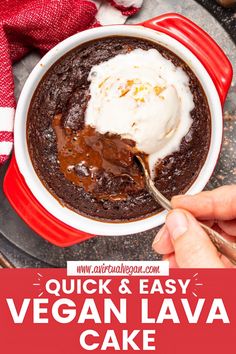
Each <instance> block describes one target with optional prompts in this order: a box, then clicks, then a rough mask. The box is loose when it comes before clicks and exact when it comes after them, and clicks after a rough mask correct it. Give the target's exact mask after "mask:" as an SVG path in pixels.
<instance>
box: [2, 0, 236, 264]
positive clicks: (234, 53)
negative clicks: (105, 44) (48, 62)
mask: <svg viewBox="0 0 236 354" xmlns="http://www.w3.org/2000/svg"><path fill="white" fill-rule="evenodd" d="M198 2H202V3H206V2H207V1H204V0H200V1H198ZM210 2H211V1H209V3H210ZM216 10H217V9H216V8H215V7H214V11H216ZM166 11H177V12H180V13H182V14H184V15H187V16H188V17H189V18H191V19H193V20H195V21H196V22H197V23H198V24H199V25H200V26H201V27H203V28H204V29H205V30H206V31H208V32H209V33H210V34H211V35H212V36H213V37H214V38H215V40H216V41H217V42H218V43H219V44H220V45H221V46H222V48H223V49H224V50H225V52H226V53H227V54H228V55H229V57H230V59H231V61H232V62H233V63H234V64H235V65H236V47H235V45H234V44H233V42H232V40H231V39H230V37H229V36H228V34H227V33H226V32H225V31H224V30H223V29H222V27H221V26H220V24H219V23H218V22H217V21H216V20H215V19H214V18H213V17H212V16H211V15H210V14H209V13H208V12H207V11H206V10H204V9H203V8H202V7H201V6H200V5H199V4H197V3H195V2H194V1H192V0H187V1H180V0H179V1H177V0H146V1H145V4H144V8H143V11H142V12H140V13H139V15H138V16H136V17H135V18H132V19H131V20H129V21H130V22H133V23H138V22H141V21H143V20H145V19H148V18H150V17H154V16H156V15H159V14H161V13H163V12H166ZM217 11H219V10H217ZM231 11H232V10H231ZM217 13H218V12H217ZM217 16H218V15H217ZM227 16H228V12H227V14H226V13H225V12H223V13H222V14H221V20H224V22H225V23H226V22H227V21H228V22H229V18H228V17H227ZM230 16H233V15H232V14H230ZM226 17H227V19H228V20H227V21H226ZM230 19H231V18H230ZM232 23H233V22H232V21H230V24H231V27H230V30H231V31H232ZM233 29H235V32H236V27H235V28H234V26H233ZM38 59H39V57H38V56H37V54H31V55H30V56H28V57H26V58H24V59H23V60H22V61H21V62H20V63H18V64H17V65H16V66H15V68H14V74H15V83H16V95H17V96H18V95H19V93H20V91H21V89H22V86H23V83H24V81H25V80H26V78H27V76H28V74H29V72H30V71H31V70H32V68H33V66H34V65H35V64H36V62H37V61H38ZM224 119H225V122H224V127H225V128H224V130H225V137H224V144H223V149H222V153H221V156H220V160H219V163H218V164H217V167H216V170H215V173H214V175H213V176H212V178H211V180H210V181H209V183H208V185H207V188H208V189H212V188H214V187H217V186H220V185H222V184H230V183H236V165H235V158H236V138H235V137H236V86H235V79H234V83H233V86H232V87H231V90H230V94H229V96H228V99H227V103H226V106H225V114H224ZM5 169H6V166H5V168H4V169H2V170H1V171H0V180H1V183H2V180H3V176H4V173H5ZM0 231H1V232H2V235H0V249H1V250H2V252H3V253H4V254H5V255H6V256H7V257H8V258H9V259H10V260H11V261H12V262H13V263H14V264H15V265H16V266H17V267H45V266H47V265H48V266H58V267H64V266H65V264H66V260H79V259H80V260H103V259H104V260H105V259H108V260H127V259H129V260H153V259H157V255H155V254H154V253H153V251H152V248H151V244H152V240H153V238H154V236H155V234H156V231H157V230H151V231H147V232H145V233H142V234H137V235H133V236H124V237H96V238H94V239H91V240H89V241H86V242H84V243H82V244H79V245H76V246H73V247H68V248H65V249H60V248H58V247H55V246H53V245H51V244H49V243H48V242H46V241H44V240H43V239H42V238H41V237H39V236H38V235H36V234H35V233H34V232H33V231H32V230H31V229H29V228H28V226H27V225H25V223H24V222H23V221H22V220H21V219H20V218H19V217H18V215H16V213H15V212H14V211H13V210H12V208H11V206H10V205H9V203H8V201H7V200H6V198H5V197H4V195H3V192H2V188H1V189H0ZM30 255H31V256H30ZM32 256H33V257H32Z"/></svg>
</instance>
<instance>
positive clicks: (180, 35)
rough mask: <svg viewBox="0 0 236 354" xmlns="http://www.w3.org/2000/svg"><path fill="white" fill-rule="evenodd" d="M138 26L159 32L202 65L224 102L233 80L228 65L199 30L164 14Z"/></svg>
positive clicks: (181, 17)
mask: <svg viewBox="0 0 236 354" xmlns="http://www.w3.org/2000/svg"><path fill="white" fill-rule="evenodd" d="M141 25H142V26H144V27H148V28H151V29H153V30H156V31H160V32H163V33H165V34H167V35H169V36H171V37H173V38H175V39H176V40H178V41H179V42H181V43H182V44H183V45H184V46H185V47H187V48H188V49H189V50H190V51H191V52H192V53H193V54H194V55H195V56H196V57H197V58H198V59H199V60H200V62H201V63H202V64H203V65H204V67H205V68H206V70H207V71H208V73H209V75H210V76H211V78H212V80H213V82H214V84H215V86H216V89H217V91H218V94H219V97H220V100H221V103H222V105H223V104H224V102H225V99H226V96H227V93H228V90H229V87H230V84H231V81H232V76H233V69H232V65H231V63H230V61H229V59H228V58H227V56H226V55H225V53H224V52H223V50H222V49H221V48H220V47H219V46H218V44H217V43H216V42H215V41H214V40H213V39H212V38H211V37H210V36H209V35H208V34H207V33H206V32H205V31H203V30H202V29H201V28H200V27H198V26H197V25H196V24H195V23H193V22H192V21H190V20H189V19H187V18H186V17H184V16H182V15H179V14H176V13H168V14H164V15H161V16H158V17H155V18H153V19H151V20H148V21H145V22H143V23H141Z"/></svg>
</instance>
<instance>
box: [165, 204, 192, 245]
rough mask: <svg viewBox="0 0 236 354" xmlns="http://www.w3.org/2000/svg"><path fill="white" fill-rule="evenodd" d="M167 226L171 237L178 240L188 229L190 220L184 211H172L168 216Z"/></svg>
mask: <svg viewBox="0 0 236 354" xmlns="http://www.w3.org/2000/svg"><path fill="white" fill-rule="evenodd" d="M166 226H167V229H168V231H169V233H170V235H171V237H172V238H173V239H174V240H176V239H177V238H178V237H180V236H181V235H183V234H184V233H185V232H186V231H187V230H188V220H187V217H186V215H185V214H184V212H181V211H179V210H173V211H171V212H170V213H169V214H168V215H167V218H166Z"/></svg>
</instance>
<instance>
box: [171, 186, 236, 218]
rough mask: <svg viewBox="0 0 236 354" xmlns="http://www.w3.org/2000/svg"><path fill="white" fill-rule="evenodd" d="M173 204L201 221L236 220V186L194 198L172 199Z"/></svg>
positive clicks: (202, 193)
mask: <svg viewBox="0 0 236 354" xmlns="http://www.w3.org/2000/svg"><path fill="white" fill-rule="evenodd" d="M171 204H172V206H173V208H182V209H185V210H188V211H190V212H191V213H192V214H193V215H194V216H195V217H197V218H200V219H205V220H208V219H216V220H233V219H235V218H236V185H231V186H223V187H220V188H217V189H214V190H213V191H206V192H201V193H199V194H196V195H193V196H190V195H183V196H176V197H173V198H172V200H171Z"/></svg>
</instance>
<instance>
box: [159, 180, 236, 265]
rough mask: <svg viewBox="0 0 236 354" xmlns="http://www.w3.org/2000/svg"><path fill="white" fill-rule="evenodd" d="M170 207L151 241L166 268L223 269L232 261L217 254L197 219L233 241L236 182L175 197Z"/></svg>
mask: <svg viewBox="0 0 236 354" xmlns="http://www.w3.org/2000/svg"><path fill="white" fill-rule="evenodd" d="M171 204H172V206H173V208H174V210H172V211H170V212H169V213H168V215H167V218H166V222H165V225H164V226H163V227H162V228H161V230H160V231H159V232H158V234H157V236H156V238H155V239H154V242H153V249H154V250H155V251H156V252H158V253H160V254H163V255H164V257H163V259H164V260H168V261H169V262H170V267H180V268H225V267H233V264H232V263H231V262H230V261H229V260H228V259H227V258H226V257H225V256H222V255H221V254H219V253H218V251H217V250H216V248H215V246H214V245H213V243H212V242H211V240H210V239H209V237H208V236H207V234H206V233H205V231H204V230H203V229H202V228H201V226H200V225H199V223H198V222H197V220H196V218H197V219H198V220H201V221H203V222H204V223H206V224H207V225H208V226H210V227H212V228H213V229H215V230H216V231H218V232H219V233H220V234H221V235H222V236H223V237H225V238H227V239H229V240H230V241H235V242H236V185H231V186H223V187H220V188H217V189H215V190H213V191H210V192H208V191H207V192H202V193H199V194H197V195H195V196H187V195H183V196H176V197H174V198H172V200H171Z"/></svg>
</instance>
